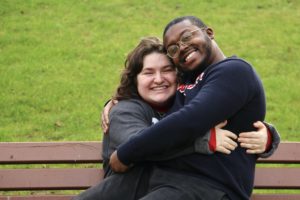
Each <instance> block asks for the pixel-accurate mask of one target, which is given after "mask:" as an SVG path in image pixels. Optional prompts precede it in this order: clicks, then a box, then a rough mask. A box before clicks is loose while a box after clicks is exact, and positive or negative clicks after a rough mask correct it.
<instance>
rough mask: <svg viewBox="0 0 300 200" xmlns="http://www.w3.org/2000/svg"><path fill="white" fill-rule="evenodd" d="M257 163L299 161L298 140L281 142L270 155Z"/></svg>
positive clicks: (299, 149) (299, 143)
mask: <svg viewBox="0 0 300 200" xmlns="http://www.w3.org/2000/svg"><path fill="white" fill-rule="evenodd" d="M258 163H281V164H283V163H300V142H282V143H280V144H279V147H278V149H277V150H276V151H275V153H274V154H273V155H272V156H271V157H269V158H266V159H259V160H258Z"/></svg>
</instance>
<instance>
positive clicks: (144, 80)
mask: <svg viewBox="0 0 300 200" xmlns="http://www.w3.org/2000/svg"><path fill="white" fill-rule="evenodd" d="M176 88H177V76H176V70H175V67H174V66H173V65H172V63H171V62H170V60H169V59H168V57H167V56H166V55H165V54H162V53H157V52H154V53H150V54H148V55H146V56H145V57H144V60H143V69H142V71H141V72H140V73H139V74H138V75H137V89H138V93H139V95H140V96H141V97H142V98H143V99H144V100H145V101H146V102H147V103H149V104H151V105H153V106H157V107H163V106H165V105H166V104H167V103H169V102H168V100H170V99H171V98H172V97H173V96H174V94H175V91H176Z"/></svg>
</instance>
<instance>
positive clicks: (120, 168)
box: [109, 151, 129, 173]
mask: <svg viewBox="0 0 300 200" xmlns="http://www.w3.org/2000/svg"><path fill="white" fill-rule="evenodd" d="M109 165H110V167H111V169H112V170H113V171H114V172H119V173H122V172H126V171H127V170H128V169H129V166H127V165H124V164H123V163H122V162H121V161H120V160H119V158H118V154H117V151H114V152H113V153H112V154H111V156H110V160H109Z"/></svg>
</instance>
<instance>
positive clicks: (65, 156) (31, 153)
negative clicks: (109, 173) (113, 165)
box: [0, 142, 102, 164]
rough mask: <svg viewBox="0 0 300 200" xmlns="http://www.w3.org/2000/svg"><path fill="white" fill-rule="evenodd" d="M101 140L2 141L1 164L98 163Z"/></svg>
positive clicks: (100, 152) (100, 158) (100, 157)
mask: <svg viewBox="0 0 300 200" xmlns="http://www.w3.org/2000/svg"><path fill="white" fill-rule="evenodd" d="M101 161H102V143H101V142H3V143H1V145H0V163H1V164H28V163H36V164H44V163H99V162H101Z"/></svg>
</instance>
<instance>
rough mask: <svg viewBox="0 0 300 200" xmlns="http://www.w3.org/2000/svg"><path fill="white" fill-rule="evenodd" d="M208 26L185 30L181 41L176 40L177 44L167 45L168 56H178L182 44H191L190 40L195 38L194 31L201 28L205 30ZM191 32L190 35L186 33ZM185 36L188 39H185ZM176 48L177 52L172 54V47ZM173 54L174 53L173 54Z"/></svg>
mask: <svg viewBox="0 0 300 200" xmlns="http://www.w3.org/2000/svg"><path fill="white" fill-rule="evenodd" d="M205 29H206V28H204V27H203V28H200V29H199V28H197V29H195V30H192V31H186V32H184V33H183V34H182V35H181V37H180V39H179V41H178V42H176V43H175V44H171V45H170V46H168V47H167V56H169V57H170V58H177V57H178V56H179V50H180V45H189V42H190V41H191V40H192V39H193V38H194V34H193V33H194V32H196V31H200V30H205ZM187 33H188V34H189V35H186V34H187ZM184 37H185V38H186V39H187V40H186V39H185V40H186V41H184ZM172 47H173V48H176V51H175V53H171V54H170V48H172ZM172 54H173V55H172Z"/></svg>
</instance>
